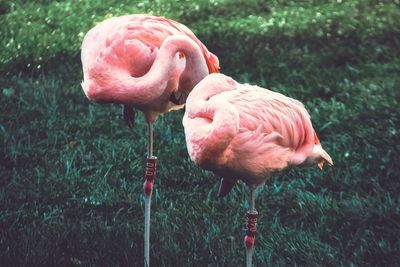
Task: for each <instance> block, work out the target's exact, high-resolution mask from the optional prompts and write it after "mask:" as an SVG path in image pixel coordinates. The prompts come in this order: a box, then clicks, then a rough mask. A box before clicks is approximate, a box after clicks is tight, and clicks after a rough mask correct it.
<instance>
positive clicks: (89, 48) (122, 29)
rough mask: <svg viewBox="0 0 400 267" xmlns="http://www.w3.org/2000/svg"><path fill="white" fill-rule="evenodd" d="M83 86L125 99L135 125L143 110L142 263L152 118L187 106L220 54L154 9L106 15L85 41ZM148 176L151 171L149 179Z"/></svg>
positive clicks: (103, 96) (103, 97)
mask: <svg viewBox="0 0 400 267" xmlns="http://www.w3.org/2000/svg"><path fill="white" fill-rule="evenodd" d="M81 59H82V66H83V76H84V80H83V82H82V88H83V90H84V92H85V95H86V96H87V98H88V99H89V100H91V101H94V102H99V103H118V104H123V105H124V119H125V122H126V123H127V124H128V125H129V126H130V127H133V124H134V117H135V112H134V108H136V109H139V110H141V111H143V112H144V114H145V119H146V122H147V125H148V146H147V164H152V165H153V166H152V175H146V181H145V184H144V191H145V194H146V198H145V242H144V243H145V244H144V251H145V253H144V265H145V266H149V262H150V260H149V259H150V258H149V257H150V256H149V249H150V245H149V244H150V207H151V206H150V203H151V195H152V191H153V182H154V179H155V170H156V159H157V158H156V157H155V156H154V155H153V128H152V127H153V126H152V125H153V123H154V121H155V120H156V118H157V116H158V114H160V113H164V112H168V111H170V110H173V109H179V108H182V107H183V104H184V103H185V101H186V98H187V96H188V95H189V93H190V91H191V90H192V89H193V87H194V86H195V85H196V84H197V83H198V82H199V81H200V80H202V79H203V78H204V77H205V76H207V75H208V74H209V73H212V72H218V71H219V63H218V58H217V57H216V56H215V55H213V54H212V53H211V52H209V51H208V50H207V48H206V47H205V46H204V45H203V44H202V43H201V42H200V41H199V39H197V38H196V36H195V35H194V34H193V33H192V32H191V31H190V30H189V29H188V28H187V27H186V26H184V25H182V24H180V23H178V22H175V21H173V20H169V19H166V18H162V17H156V16H151V15H129V16H122V17H115V18H110V19H107V20H105V21H103V22H101V23H99V24H98V25H97V26H95V27H94V28H93V29H91V30H90V31H89V32H88V33H87V34H86V36H85V38H84V40H83V43H82V54H81ZM148 177H151V178H150V179H148Z"/></svg>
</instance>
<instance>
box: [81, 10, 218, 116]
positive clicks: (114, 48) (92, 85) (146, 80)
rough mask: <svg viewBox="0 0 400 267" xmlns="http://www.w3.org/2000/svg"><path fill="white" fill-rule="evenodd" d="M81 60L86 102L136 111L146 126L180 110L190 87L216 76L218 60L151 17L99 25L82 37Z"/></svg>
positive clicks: (178, 27)
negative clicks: (123, 106) (123, 107)
mask: <svg viewBox="0 0 400 267" xmlns="http://www.w3.org/2000/svg"><path fill="white" fill-rule="evenodd" d="M166 40H168V42H165V41H166ZM81 59H82V65H83V74H84V81H83V83H82V88H83V90H84V92H85V94H86V96H87V97H88V98H89V99H90V100H92V101H94V102H103V103H104V102H106V103H107V102H108V103H120V104H124V105H125V106H126V107H135V108H138V109H140V110H142V111H144V112H145V115H146V119H147V120H148V122H153V121H154V120H155V118H156V116H157V114H158V113H163V112H167V111H169V110H171V109H176V108H180V107H182V104H184V102H185V100H186V97H187V95H188V94H189V92H190V91H191V89H192V88H193V87H194V85H196V84H197V82H198V81H200V80H201V79H202V78H203V77H205V76H206V75H207V74H209V73H212V72H218V70H219V63H218V58H217V57H216V56H215V55H214V54H212V53H211V52H209V51H208V50H207V48H206V47H205V46H204V45H203V44H202V43H201V42H200V40H199V39H197V37H196V36H195V35H194V34H193V32H191V31H190V30H189V29H188V28H187V27H186V26H184V25H182V24H180V23H178V22H175V21H173V20H169V19H166V18H162V17H157V16H152V15H128V16H122V17H114V18H110V19H107V20H105V21H103V22H101V23H99V24H98V25H97V26H95V27H94V28H92V29H91V30H90V31H89V32H88V33H87V34H86V36H85V38H84V40H83V43H82V54H81ZM157 59H158V60H157ZM171 97H172V98H175V99H176V101H171Z"/></svg>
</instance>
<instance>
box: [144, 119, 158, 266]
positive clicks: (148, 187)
mask: <svg viewBox="0 0 400 267" xmlns="http://www.w3.org/2000/svg"><path fill="white" fill-rule="evenodd" d="M147 133H148V143H147V162H146V170H145V182H144V193H145V206H144V266H145V267H149V266H150V211H151V195H152V193H153V183H154V179H155V177H156V163H157V157H155V156H154V155H153V124H152V123H147Z"/></svg>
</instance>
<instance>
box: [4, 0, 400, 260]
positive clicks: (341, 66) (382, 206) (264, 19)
mask: <svg viewBox="0 0 400 267" xmlns="http://www.w3.org/2000/svg"><path fill="white" fill-rule="evenodd" d="M130 13H152V14H156V15H162V16H165V17H168V18H172V19H175V20H177V21H180V22H182V23H184V24H185V25H187V26H188V27H189V28H191V29H192V30H193V31H194V32H195V33H196V35H197V36H198V37H199V38H200V39H201V40H202V41H203V42H204V43H205V44H206V45H207V47H208V48H209V49H210V50H211V51H212V52H214V53H215V54H217V55H218V57H219V59H220V62H221V66H222V69H221V70H222V72H223V73H225V74H228V75H231V76H233V77H234V78H235V79H237V80H239V81H240V82H249V83H253V84H258V85H260V86H264V87H269V88H272V89H273V90H275V91H280V92H283V93H285V94H287V95H289V96H292V97H294V98H297V99H299V100H301V101H303V102H304V104H305V105H306V107H307V108H308V109H309V111H310V114H311V117H312V120H313V123H314V126H315V128H316V130H317V132H318V134H319V136H320V139H321V141H322V143H323V145H324V148H325V149H326V150H327V151H328V152H329V154H330V155H331V156H332V158H333V160H334V163H335V166H334V167H333V168H327V169H326V170H325V171H324V172H320V171H319V170H318V169H293V170H290V171H287V172H285V173H283V174H281V175H278V176H277V177H274V179H273V180H272V181H270V182H269V183H268V184H267V186H265V187H263V188H262V189H261V190H260V192H259V196H258V198H257V203H256V205H257V209H258V210H259V212H260V216H261V217H260V222H259V236H258V238H257V242H256V252H255V259H254V261H255V265H256V266H266V265H267V266H286V265H301V266H343V265H345V266H349V265H350V266H382V265H388V266H397V265H399V264H400V256H399V255H400V241H399V240H400V223H399V222H400V196H399V192H400V180H399V176H400V168H399V166H398V160H399V158H400V138H399V133H398V132H399V125H400V109H399V102H400V91H399V87H400V77H399V73H400V19H399V18H400V3H399V1H398V0H394V1H389V0H386V1H378V0H353V1H350V0H347V1H346V0H342V1H341V0H336V1H327V0H326V1H315V0H303V1H283V0H280V1H278V0H275V1H261V0H249V1H245V0H228V1H222V0H215V1H179V3H178V2H177V1H171V0H164V1H149V2H147V1H146V2H133V1H94V0H87V1H47V0H41V1H26V0H15V1H3V2H0V21H1V23H0V34H1V38H0V46H1V47H2V49H1V50H0V84H1V86H0V94H1V97H0V110H1V113H0V263H1V264H2V265H3V264H4V266H15V265H22V266H33V265H35V266H39V265H40V266H49V265H50V266H99V265H100V266H104V265H106V266H127V265H130V266H142V263H143V258H142V257H143V226H142V225H143V199H142V176H143V164H144V155H145V148H146V145H145V143H146V140H145V138H144V136H145V134H146V127H145V125H144V123H143V117H142V116H141V115H139V116H138V117H139V118H138V120H137V122H138V123H137V127H136V128H135V129H134V130H133V131H130V130H129V129H128V128H127V127H125V125H124V124H123V122H122V120H121V110H120V107H117V106H115V105H104V106H101V105H94V104H91V103H89V102H88V101H87V100H86V98H85V97H84V94H83V92H82V90H81V88H80V82H81V80H82V74H81V65H80V60H79V54H80V50H79V49H80V44H81V41H82V38H83V36H84V34H85V33H86V32H87V31H88V30H89V29H90V28H91V27H93V26H94V25H95V24H96V23H98V22H100V21H102V20H104V19H105V18H108V17H111V16H118V15H124V14H130ZM182 115H183V111H177V112H173V113H170V114H166V115H164V116H162V117H161V118H160V119H159V120H158V121H157V123H156V126H155V138H156V143H155V148H156V155H157V156H158V157H159V171H158V178H157V181H156V191H155V196H154V202H153V205H154V206H153V213H152V218H151V220H152V234H151V240H152V247H151V257H152V259H151V262H152V264H153V265H154V266H178V265H179V266H239V265H244V248H243V244H242V238H243V235H244V231H243V228H244V217H245V210H246V195H247V194H246V186H245V185H243V184H240V185H239V186H238V187H237V188H235V189H234V191H233V192H232V193H231V194H230V195H229V196H228V197H227V198H225V199H217V198H216V192H217V189H218V178H217V177H215V176H214V175H212V174H211V173H209V172H206V171H203V170H201V169H200V168H198V167H197V166H195V165H194V164H193V163H192V162H191V161H190V160H189V159H188V156H187V152H186V147H185V145H184V144H185V141H184V134H183V130H182V126H181V118H182Z"/></svg>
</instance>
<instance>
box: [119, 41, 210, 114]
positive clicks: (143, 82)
mask: <svg viewBox="0 0 400 267" xmlns="http://www.w3.org/2000/svg"><path fill="white" fill-rule="evenodd" d="M178 52H181V53H183V54H184V55H185V58H186V65H185V69H184V72H183V73H184V74H185V77H187V79H188V80H190V81H191V83H190V84H189V86H192V88H193V87H194V85H195V84H197V83H198V82H199V81H200V80H201V79H203V78H204V77H205V76H207V75H208V69H207V64H206V61H205V59H204V56H203V54H202V52H201V49H200V47H199V46H198V45H197V44H196V43H195V42H194V41H193V40H191V39H190V38H189V37H187V36H184V35H178V36H169V37H168V38H166V39H165V40H164V42H163V43H162V45H161V47H160V50H159V51H158V53H157V57H156V59H155V61H154V63H153V65H152V66H151V68H150V70H149V72H148V73H146V74H145V75H144V76H142V77H132V76H131V75H130V73H128V72H126V71H124V70H120V71H121V72H122V75H118V77H120V81H119V83H120V84H121V87H120V88H121V89H120V95H119V98H120V99H116V100H117V101H118V102H121V103H123V104H128V105H132V106H136V107H139V108H145V109H146V108H148V107H149V108H150V109H154V111H160V110H157V109H159V108H157V107H156V108H154V107H152V105H154V104H156V105H160V103H163V105H167V103H168V99H169V96H170V95H171V93H172V92H173V91H175V90H177V88H178V86H179V77H180V73H178V71H177V69H178V66H177V53H178ZM192 88H189V89H190V90H191V89H192ZM161 109H162V108H161Z"/></svg>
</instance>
